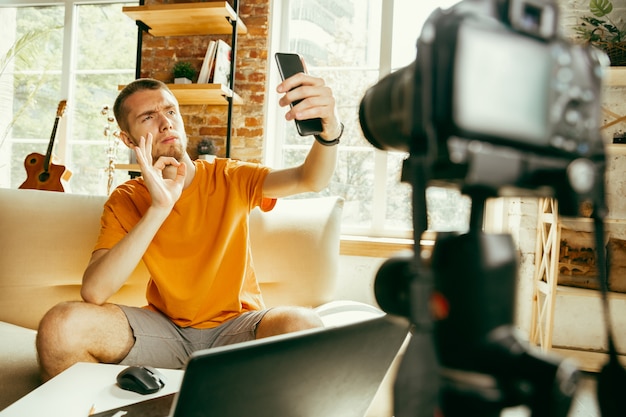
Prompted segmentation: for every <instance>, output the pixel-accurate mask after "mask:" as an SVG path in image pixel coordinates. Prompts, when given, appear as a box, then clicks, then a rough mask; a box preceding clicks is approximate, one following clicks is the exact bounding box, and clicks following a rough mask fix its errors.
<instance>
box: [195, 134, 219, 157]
mask: <svg viewBox="0 0 626 417" xmlns="http://www.w3.org/2000/svg"><path fill="white" fill-rule="evenodd" d="M197 150H198V158H199V159H204V160H206V161H212V160H213V159H215V144H214V143H213V141H212V140H211V139H209V138H202V139H201V140H200V141H199V142H198V149H197Z"/></svg>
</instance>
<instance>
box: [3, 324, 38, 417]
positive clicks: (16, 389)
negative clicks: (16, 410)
mask: <svg viewBox="0 0 626 417" xmlns="http://www.w3.org/2000/svg"><path fill="white" fill-rule="evenodd" d="M36 335H37V332H36V331H35V330H32V329H27V328H24V327H20V326H15V325H13V324H9V323H5V322H0V358H2V372H1V375H2V376H1V377H0V393H1V394H0V410H2V409H4V408H6V407H8V406H9V405H10V404H12V403H13V402H15V401H17V400H18V399H20V398H21V397H23V396H24V395H26V394H28V393H29V392H30V391H32V390H34V389H35V388H37V387H38V386H39V385H41V378H40V376H39V365H38V364H37V351H36V349H35V337H36Z"/></svg>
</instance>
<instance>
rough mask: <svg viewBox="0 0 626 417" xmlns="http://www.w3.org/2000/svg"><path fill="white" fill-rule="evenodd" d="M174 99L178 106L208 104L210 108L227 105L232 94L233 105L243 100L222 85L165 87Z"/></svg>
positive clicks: (170, 85) (172, 85)
mask: <svg viewBox="0 0 626 417" xmlns="http://www.w3.org/2000/svg"><path fill="white" fill-rule="evenodd" d="M167 86H168V88H169V89H170V90H172V93H174V96H176V99H177V100H178V104H182V105H185V104H187V105H193V104H209V105H212V106H222V105H227V104H228V100H226V98H227V97H229V96H230V95H231V94H233V104H235V105H242V104H243V100H242V99H241V97H240V96H239V95H237V93H232V92H231V90H230V89H229V88H228V87H226V86H225V85H223V84H168V85H167Z"/></svg>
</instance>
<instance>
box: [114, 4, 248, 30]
mask: <svg viewBox="0 0 626 417" xmlns="http://www.w3.org/2000/svg"><path fill="white" fill-rule="evenodd" d="M122 11H123V12H124V13H125V14H126V15H127V16H129V17H130V18H132V19H133V20H137V21H141V22H143V24H145V25H146V26H148V28H149V29H148V33H150V34H151V35H153V36H189V35H206V34H214V35H230V34H231V33H232V31H233V27H232V25H231V23H230V21H229V20H235V19H237V14H236V13H235V11H234V10H233V8H232V7H230V5H229V4H228V2H225V1H212V2H207V3H175V4H155V5H149V6H126V7H123V8H122ZM237 33H238V34H245V33H248V29H247V28H246V25H245V24H244V23H243V22H242V21H241V20H238V21H237Z"/></svg>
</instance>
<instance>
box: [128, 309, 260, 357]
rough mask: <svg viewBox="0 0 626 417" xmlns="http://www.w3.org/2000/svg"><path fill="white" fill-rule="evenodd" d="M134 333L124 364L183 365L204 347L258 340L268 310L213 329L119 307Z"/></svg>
mask: <svg viewBox="0 0 626 417" xmlns="http://www.w3.org/2000/svg"><path fill="white" fill-rule="evenodd" d="M119 307H120V308H121V309H122V311H123V312H124V314H126V318H127V319H128V323H129V324H130V327H131V328H132V330H133V335H134V336H135V344H134V345H133V347H132V348H131V350H130V352H129V353H128V355H127V356H126V357H125V358H124V359H123V360H122V361H121V362H120V364H121V365H149V366H154V367H156V368H170V369H180V368H183V367H184V365H185V364H186V362H187V359H188V358H189V356H190V355H191V354H192V353H193V352H195V351H197V350H202V349H208V348H211V347H217V346H224V345H230V344H233V343H239V342H245V341H248V340H254V339H255V332H256V328H257V325H258V324H259V323H260V322H261V319H262V318H263V316H265V313H267V311H268V310H260V311H251V312H247V313H244V314H242V315H240V316H238V317H236V318H234V319H231V320H229V321H227V322H225V323H223V324H221V325H220V326H218V327H215V328H213V329H194V328H193V327H179V326H177V325H176V324H175V323H173V322H172V321H171V320H170V319H169V318H168V317H167V316H165V315H163V314H161V313H157V312H154V311H151V310H147V309H145V308H138V307H129V306H123V305H120V306H119Z"/></svg>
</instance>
